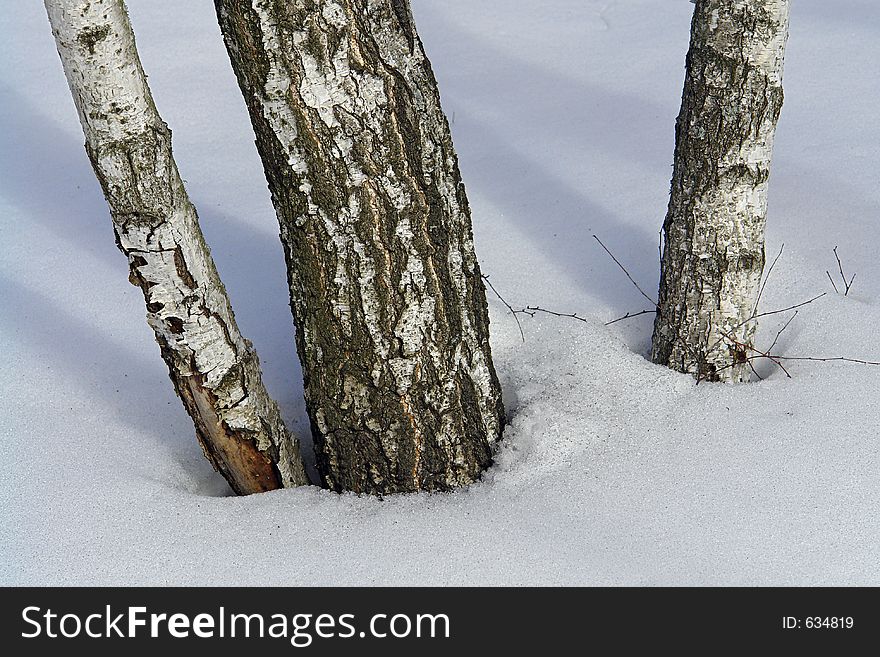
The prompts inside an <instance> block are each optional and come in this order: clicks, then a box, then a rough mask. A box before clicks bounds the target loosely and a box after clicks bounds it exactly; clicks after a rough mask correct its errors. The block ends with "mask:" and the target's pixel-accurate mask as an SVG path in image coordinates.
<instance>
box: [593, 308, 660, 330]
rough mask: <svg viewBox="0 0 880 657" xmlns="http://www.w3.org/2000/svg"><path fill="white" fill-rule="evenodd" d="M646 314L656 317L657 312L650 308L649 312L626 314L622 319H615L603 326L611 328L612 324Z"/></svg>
mask: <svg viewBox="0 0 880 657" xmlns="http://www.w3.org/2000/svg"><path fill="white" fill-rule="evenodd" d="M648 313H651V314H652V315H656V314H657V311H656V310H655V309H653V308H652V309H651V310H642V311H640V312H637V313H627V314H626V315H624V316H623V317H618V318H617V319H612V320H611V321H610V322H605V326H611V325H612V324H616V323H617V322H622V321H623V320H625V319H632V318H633V317H639V316H640V315H647V314H648Z"/></svg>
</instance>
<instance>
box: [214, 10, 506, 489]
mask: <svg viewBox="0 0 880 657" xmlns="http://www.w3.org/2000/svg"><path fill="white" fill-rule="evenodd" d="M215 4H216V7H217V13H218V17H219V21H220V26H221V29H222V32H223V35H224V39H225V41H226V46H227V49H228V51H229V55H230V59H231V61H232V66H233V69H234V70H235V73H236V76H237V77H238V81H239V85H240V86H241V89H242V92H243V94H244V97H245V100H246V103H247V105H248V108H249V111H250V116H251V121H252V123H253V126H254V130H255V132H256V135H257V146H258V148H259V151H260V155H261V157H262V159H263V164H264V168H265V172H266V176H267V179H268V182H269V187H270V189H271V191H272V198H273V201H274V204H275V208H276V211H277V214H278V219H279V222H280V225H281V239H282V242H283V244H284V247H285V252H286V255H287V263H288V272H289V282H290V298H291V308H292V311H293V315H294V320H295V322H296V325H297V328H298V330H297V347H298V351H299V355H300V358H301V360H302V364H303V369H304V372H305V393H306V402H307V407H308V410H309V415H310V417H311V422H312V429H313V433H314V437H315V445H316V451H317V460H318V467H319V470H320V471H321V473H322V476H323V477H324V480H325V483H326V484H327V486H328V487H330V488H332V489H335V490H350V491H356V492H365V493H376V494H383V493H393V492H401V491H415V490H446V489H450V488H453V487H456V486H462V485H466V484H469V483H471V482H473V481H474V480H475V479H476V478H477V477H478V476H479V475H480V473H481V471H482V470H483V469H484V468H485V467H486V466H487V465H488V464H489V463H490V461H491V458H492V452H493V447H494V446H495V444H496V442H497V441H498V440H499V437H500V434H501V430H502V422H503V410H502V406H501V393H500V389H499V384H498V379H497V377H496V374H495V370H494V367H493V365H492V359H491V354H490V350H489V321H488V314H487V308H486V298H485V289H484V287H483V282H482V280H481V278H480V269H479V266H478V264H477V260H476V257H475V255H474V248H473V238H472V234H471V219H470V210H469V207H468V202H467V198H466V196H465V191H464V186H463V184H462V182H461V176H460V174H459V170H458V162H457V158H456V155H455V152H454V150H453V146H452V139H451V136H450V132H449V126H448V124H447V121H446V117H445V115H444V114H443V111H442V109H441V107H440V98H439V94H438V91H437V86H436V82H435V79H434V75H433V73H432V71H431V66H430V64H429V62H428V59H427V57H426V56H425V52H424V50H423V48H422V44H421V42H420V40H419V37H418V35H417V33H416V31H415V27H414V24H413V19H412V15H411V12H410V8H409V4H408V2H406V1H405V0H289V1H287V2H274V1H271V0H215Z"/></svg>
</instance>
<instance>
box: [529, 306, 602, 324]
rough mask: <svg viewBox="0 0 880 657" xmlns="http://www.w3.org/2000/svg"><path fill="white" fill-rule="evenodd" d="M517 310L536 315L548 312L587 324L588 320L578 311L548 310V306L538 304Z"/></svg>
mask: <svg viewBox="0 0 880 657" xmlns="http://www.w3.org/2000/svg"><path fill="white" fill-rule="evenodd" d="M517 312H521V313H525V314H527V315H531V316H532V317H534V316H535V313H546V314H548V315H553V316H554V317H567V318H569V319H576V320H577V321H579V322H584V323H585V324H586V323H587V322H588V320H587V319H586V318H584V317H581V316H579V315H578V314H577V313H558V312H556V311H555V310H547V309H546V308H540V307H538V306H526V307H525V308H523V309H522V310H518V311H517Z"/></svg>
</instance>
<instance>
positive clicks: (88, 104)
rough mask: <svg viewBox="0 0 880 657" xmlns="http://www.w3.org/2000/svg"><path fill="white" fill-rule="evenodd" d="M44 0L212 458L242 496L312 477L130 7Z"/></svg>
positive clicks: (118, 223)
mask: <svg viewBox="0 0 880 657" xmlns="http://www.w3.org/2000/svg"><path fill="white" fill-rule="evenodd" d="M45 4H46V10H47V12H48V14H49V22H50V23H51V26H52V31H53V33H54V35H55V42H56V45H57V47H58V53H59V55H60V56H61V61H62V64H63V65H64V72H65V74H66V76H67V81H68V84H69V85H70V90H71V93H72V94H73V98H74V101H75V103H76V106H77V110H78V111H79V115H80V122H81V123H82V127H83V132H84V133H85V137H86V150H87V152H88V154H89V158H90V159H91V162H92V166H93V167H94V170H95V173H96V175H97V177H98V180H99V181H100V183H101V187H102V188H103V190H104V195H105V197H106V199H107V203H108V204H109V206H110V211H111V214H112V218H113V228H114V231H115V233H116V241H117V245H118V246H119V248H120V250H121V251H122V252H123V253H124V254H125V255H126V256H127V257H128V261H129V265H130V276H129V279H130V281H131V282H132V284H134V285H136V286H138V287H140V288H141V290H142V291H143V293H144V299H145V302H146V307H147V321H148V323H149V324H150V326H151V327H152V329H153V330H154V331H155V333H156V340H157V341H158V343H159V345H160V347H161V352H162V357H163V358H164V360H165V362H166V364H167V365H168V371H169V374H170V376H171V380H172V382H173V383H174V387H175V389H176V390H177V393H178V395H179V396H180V398H181V399H182V400H183V404H184V406H185V407H186V410H187V411H188V413H189V414H190V416H191V417H192V419H193V422H194V423H195V427H196V434H197V436H198V439H199V442H200V443H201V445H202V448H203V450H204V452H205V456H207V458H208V460H209V461H210V462H211V464H212V465H213V466H214V468H215V469H217V470H219V471H220V472H221V473H222V474H223V476H224V477H225V478H226V480H227V481H228V482H229V484H230V486H231V487H232V489H233V490H234V491H235V492H236V493H239V494H247V493H255V492H260V491H266V490H271V489H274V488H279V487H281V486H296V485H301V484H307V483H308V479H307V478H306V475H305V471H304V469H303V465H302V460H301V457H300V454H299V447H298V444H297V441H296V440H295V439H293V438H292V437H291V435H290V434H289V433H288V431H287V429H286V428H285V427H284V423H283V421H282V420H281V416H280V413H279V411H278V406H277V405H276V403H275V402H274V401H273V400H272V399H271V398H270V397H269V395H268V393H267V392H266V389H265V388H264V387H263V382H262V375H261V373H260V365H259V361H258V359H257V354H256V352H255V350H254V348H253V346H252V345H251V343H250V342H248V341H247V340H246V339H245V338H243V337H242V335H241V333H239V330H238V326H237V325H236V323H235V318H234V316H233V313H232V308H231V306H230V304H229V299H228V297H227V295H226V290H225V289H224V287H223V284H222V283H221V282H220V278H219V276H218V274H217V269H216V268H215V266H214V261H213V260H212V258H211V255H210V251H209V250H208V247H207V245H206V244H205V240H204V238H203V236H202V232H201V229H200V228H199V223H198V216H197V215H196V211H195V208H194V207H193V205H192V203H190V201H189V198H188V196H187V193H186V190H185V189H184V186H183V182H182V181H181V179H180V175H179V173H178V171H177V166H176V164H175V162H174V159H173V156H172V152H171V132H170V130H169V129H168V127H167V126H166V125H165V123H164V122H163V121H162V119H161V118H160V117H159V114H158V112H157V111H156V107H155V105H154V103H153V98H152V95H151V94H150V90H149V88H148V86H147V82H146V78H145V76H144V72H143V69H142V67H141V63H140V59H139V58H138V54H137V50H136V48H135V42H134V34H133V32H132V30H131V25H130V23H129V20H128V14H127V12H126V9H125V5H124V4H123V2H122V0H46V2H45Z"/></svg>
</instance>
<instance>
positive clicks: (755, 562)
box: [0, 0, 880, 585]
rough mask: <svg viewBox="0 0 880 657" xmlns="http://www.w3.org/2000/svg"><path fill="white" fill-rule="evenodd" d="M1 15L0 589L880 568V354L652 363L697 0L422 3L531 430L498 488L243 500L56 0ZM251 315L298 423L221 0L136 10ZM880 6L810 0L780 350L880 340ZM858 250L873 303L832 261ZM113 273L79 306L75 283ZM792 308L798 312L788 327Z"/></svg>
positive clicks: (776, 283) (776, 189)
mask: <svg viewBox="0 0 880 657" xmlns="http://www.w3.org/2000/svg"><path fill="white" fill-rule="evenodd" d="M9 4H10V6H8V7H6V10H5V11H4V12H2V14H0V253H2V260H0V345H2V365H0V373H2V389H0V435H2V447H0V449H2V462H0V468H2V470H0V480H2V483H0V496H2V497H0V509H2V516H0V583H3V584H90V585H92V584H254V585H259V584H286V585H304V584H315V585H323V584H874V585H877V584H880V555H878V545H880V519H878V512H877V511H878V508H880V439H878V435H880V405H878V403H877V400H878V396H880V395H878V391H880V368H877V367H869V366H860V365H852V364H842V363H831V364H820V363H805V362H796V363H792V364H791V365H790V366H789V367H788V369H789V370H790V372H791V374H792V377H793V378H792V379H787V378H786V377H785V375H784V374H783V373H782V372H780V371H779V370H778V369H776V368H775V367H773V366H772V365H770V364H767V363H762V364H760V365H759V366H758V368H759V371H760V372H761V374H762V375H764V376H766V377H767V378H766V380H765V381H763V382H759V383H754V384H749V385H739V386H722V385H711V384H701V385H699V386H695V385H694V382H693V380H691V379H689V378H688V377H686V376H683V375H679V374H676V373H673V372H671V371H668V370H665V369H663V368H661V367H657V366H654V365H652V364H650V363H649V362H647V361H646V360H645V358H644V355H645V353H646V352H647V350H648V346H649V340H650V329H651V317H650V316H642V317H639V318H637V319H634V320H631V321H629V322H622V323H618V324H614V325H612V326H608V327H606V326H604V325H603V322H604V321H607V320H609V319H611V318H614V317H617V316H619V315H622V314H624V313H625V312H627V311H637V310H641V309H642V308H644V305H643V304H644V300H643V299H641V297H640V295H639V293H638V292H637V291H636V290H635V288H634V287H632V286H631V284H630V283H629V282H628V281H627V280H626V278H625V277H624V276H623V275H622V274H621V272H620V271H619V270H618V269H617V268H616V267H615V265H614V264H613V263H612V262H611V261H610V259H609V258H608V257H607V256H606V255H605V254H604V253H603V252H602V251H601V249H600V248H599V247H598V245H597V244H596V242H595V240H593V238H592V235H593V234H597V235H598V236H599V237H601V238H602V240H603V241H604V242H605V243H606V244H607V245H608V246H609V248H610V249H611V250H612V251H614V252H615V254H616V255H617V256H618V257H619V258H620V259H621V260H623V261H624V262H625V263H626V264H627V266H628V268H629V269H630V271H631V272H632V274H633V275H634V277H635V278H636V279H637V280H638V281H639V282H640V283H641V284H642V286H643V287H644V288H645V289H646V290H648V291H649V292H653V291H654V290H655V289H656V280H657V275H658V252H657V242H658V230H659V227H660V223H661V221H662V219H663V215H664V213H665V208H666V202H667V194H668V188H669V178H670V175H671V168H670V163H671V161H672V149H673V127H674V121H675V117H676V114H677V112H678V104H679V99H680V95H681V86H682V80H683V62H684V55H685V51H686V48H687V42H688V29H689V21H690V14H691V11H692V8H693V6H692V5H691V4H690V3H689V2H688V1H687V0H675V1H672V0H662V1H661V0H618V1H617V2H615V1H614V0H544V1H543V2H533V1H531V0H528V1H526V0H482V1H480V2H473V1H472V0H444V1H443V2H439V1H431V0H414V2H413V5H414V12H415V14H416V19H417V21H418V23H419V28H420V30H421V33H422V37H423V40H424V41H425V44H426V47H427V50H428V53H429V55H430V56H431V58H432V60H433V63H434V68H435V71H436V73H437V76H438V79H439V83H440V86H441V93H442V95H443V100H444V103H445V108H446V111H447V113H448V115H449V117H450V119H451V120H452V121H453V132H454V136H455V139H456V145H457V148H458V152H459V155H460V157H461V166H462V171H463V174H464V177H465V181H466V184H467V187H468V190H469V193H470V199H471V202H472V205H473V211H474V224H475V232H476V239H477V250H478V253H479V255H480V258H481V261H482V263H483V268H484V272H486V273H488V274H489V275H490V276H491V280H492V282H493V283H494V284H495V286H496V287H497V288H498V289H499V290H500V291H501V292H502V293H503V294H504V295H505V297H506V298H507V299H508V300H509V301H510V302H511V303H513V304H514V305H517V306H523V305H528V304H540V305H542V306H544V307H546V308H550V309H554V310H559V311H564V312H578V313H580V314H582V315H584V316H585V317H587V318H589V319H588V321H587V322H585V323H583V322H577V321H574V320H569V319H562V318H556V317H551V316H537V317H535V318H533V319H532V318H529V317H524V318H522V322H523V329H524V331H525V338H526V339H525V343H523V342H522V341H521V340H520V336H519V331H518V329H517V326H516V324H515V322H514V321H513V319H512V318H511V317H510V316H509V315H508V314H506V311H505V308H504V307H503V306H502V305H501V303H500V302H499V301H498V300H497V299H495V298H490V306H491V311H492V322H493V323H492V328H493V335H492V346H493V350H494V354H495V358H496V365H497V368H498V371H499V373H500V376H501V377H502V380H503V383H504V386H505V392H506V396H507V407H508V413H509V415H510V418H511V423H510V426H509V427H508V429H507V431H506V434H505V442H504V447H503V449H502V451H501V452H500V454H499V456H498V460H497V464H496V465H495V467H494V468H493V469H492V470H491V471H490V472H489V473H488V474H487V475H486V477H485V478H484V481H483V482H481V483H479V484H477V485H475V486H473V487H472V488H471V489H469V490H466V491H461V492H456V493H452V494H444V495H432V496H429V495H411V496H403V497H391V498H386V499H385V500H382V501H379V500H377V499H372V498H358V497H356V496H353V495H337V494H333V493H330V492H327V491H322V490H320V489H318V488H316V487H311V488H304V489H299V490H287V491H279V492H273V493H269V494H264V495H258V496H251V497H248V498H235V497H230V496H229V495H228V489H227V488H226V485H225V482H224V481H223V480H222V478H220V477H219V475H216V474H215V473H213V472H212V470H211V468H210V466H209V465H208V463H207V462H206V461H205V460H204V458H203V456H202V454H201V452H200V450H199V448H198V446H197V444H196V441H195V438H194V436H193V429H192V425H191V423H190V422H189V419H188V418H187V416H186V415H185V414H184V412H183V409H182V407H181V405H180V403H179V402H178V401H177V400H176V398H175V397H174V393H173V390H172V387H171V384H170V382H169V381H168V377H167V374H166V372H165V369H164V365H163V363H162V361H161V359H160V358H159V354H158V348H157V346H156V345H155V343H154V342H153V338H152V333H151V331H150V330H149V328H148V327H147V325H146V323H145V321H144V309H143V301H142V297H141V294H140V292H139V291H138V290H137V289H135V288H133V287H131V286H130V285H129V284H128V283H127V281H126V277H127V267H126V263H125V261H124V259H123V257H122V256H121V255H120V254H119V253H118V252H117V250H116V248H115V246H114V243H113V236H112V231H111V228H110V222H109V217H108V212H107V209H106V205H105V203H104V201H103V199H102V197H101V193H100V190H99V188H98V185H97V183H96V181H95V179H94V176H93V174H92V172H91V169H90V166H89V164H88V161H87V159H86V156H85V153H84V150H83V148H82V141H83V139H82V134H81V132H80V128H79V125H78V123H77V119H76V113H75V111H74V108H73V104H72V102H71V100H70V97H69V94H68V90H67V87H66V84H65V81H64V78H63V75H62V71H61V66H60V63H59V61H58V58H57V55H56V53H55V50H54V44H53V41H52V37H51V34H50V32H49V29H48V25H47V21H46V18H45V15H44V13H43V9H42V6H41V5H42V3H39V2H33V1H29V2H25V1H24V0H15V2H13V3H9ZM129 4H130V9H131V13H132V19H133V22H134V27H135V30H136V32H137V35H138V39H139V47H140V52H141V56H142V58H143V60H144V65H145V68H146V70H147V73H148V74H149V76H150V83H151V85H152V88H153V91H154V94H155V96H156V100H157V103H158V105H159V110H160V112H161V113H162V115H163V117H164V118H165V120H166V121H167V122H168V123H169V124H170V126H171V128H172V129H173V130H174V137H175V143H174V145H175V153H176V156H177V160H178V163H179V165H180V168H181V172H182V175H183V177H184V178H185V179H186V180H187V181H188V188H189V191H190V193H191V195H192V197H193V200H194V201H195V203H196V205H197V207H198V209H199V212H200V215H201V217H202V223H203V228H204V231H205V233H206V234H207V236H208V239H209V242H210V244H211V245H212V248H213V253H214V256H215V258H216V261H217V264H218V266H219V269H220V273H221V275H222V277H223V279H224V281H225V283H226V285H227V287H228V289H229V291H230V294H231V296H232V299H233V303H234V305H235V309H236V314H237V317H238V319H239V323H240V325H241V328H242V330H243V332H244V333H245V334H246V335H247V336H249V337H250V338H252V339H253V341H254V342H255V343H256V345H257V347H258V349H259V351H260V353H261V356H262V360H263V365H264V371H265V375H266V379H267V384H268V386H269V388H270V390H271V391H272V392H273V394H275V395H276V397H277V398H278V399H279V400H280V402H281V404H282V406H283V408H284V411H285V414H286V417H287V419H288V420H289V422H290V423H291V425H292V426H293V427H295V428H297V429H299V430H300V431H302V430H304V428H305V426H306V423H305V413H304V408H303V402H302V384H301V381H300V372H299V369H298V366H297V365H296V358H295V354H294V347H293V337H292V323H291V320H290V315H289V311H288V308H287V292H286V282H285V274H284V266H283V260H282V253H281V247H280V243H279V241H278V239H277V236H276V235H277V224H276V221H275V217H274V213H273V211H272V208H271V205H270V201H269V195H268V192H267V191H266V185H265V181H264V179H263V174H262V170H261V166H260V163H259V160H258V158H257V155H256V151H255V148H254V146H253V137H252V134H251V131H250V126H249V123H248V119H247V116H246V113H245V109H244V106H243V104H242V101H241V98H240V95H239V92H238V89H237V87H236V85H235V80H234V78H233V75H232V72H231V70H230V68H229V64H228V61H227V58H226V54H225V51H224V48H223V45H222V42H221V40H220V36H219V32H218V28H217V25H216V21H215V19H214V16H213V3H212V2H211V0H191V1H190V2H186V3H181V2H174V1H172V0H130V2H129ZM878 59H880V3H877V2H875V1H874V0H837V1H836V2H826V1H825V0H799V1H798V2H795V3H793V16H792V27H791V38H790V42H789V50H788V56H787V63H786V76H785V77H786V105H785V108H784V110H783V116H782V119H781V122H780V125H779V132H778V139H777V147H776V157H775V161H774V169H773V176H772V184H771V190H770V196H771V199H770V215H769V235H768V254H769V255H770V256H771V257H772V255H774V254H775V253H776V252H777V251H778V250H779V248H780V245H781V244H782V243H783V242H784V243H785V252H784V255H783V257H782V259H781V260H780V262H779V264H778V265H777V267H776V269H775V270H774V272H773V276H772V278H771V279H770V282H769V284H768V286H767V291H766V293H765V301H764V309H765V310H772V309H774V308H781V307H784V306H787V305H790V304H793V303H797V302H799V301H803V300H805V299H808V298H810V297H812V296H814V295H816V294H818V293H821V292H829V293H830V294H829V295H828V296H826V297H823V298H822V299H820V300H819V301H816V302H815V303H813V304H811V305H809V306H807V307H805V308H803V309H802V311H801V313H800V315H799V316H798V318H797V319H796V320H795V321H794V323H793V324H792V325H791V327H790V328H789V329H788V330H787V331H786V332H785V333H784V334H783V336H782V338H781V340H780V348H781V350H782V352H784V353H788V354H792V355H808V356H854V357H861V358H869V359H873V360H880V345H878V344H877V328H878V327H880V306H878V294H877V291H878V283H880V261H878V259H877V257H876V250H877V245H878V244H880V223H878V221H880V185H878V172H880V122H878V121H877V104H878V102H880V87H878V85H877V68H876V67H877V61H878ZM835 245H839V247H840V248H839V253H840V254H841V256H842V259H843V262H844V265H845V267H846V268H848V270H849V271H850V272H852V273H856V274H857V276H856V279H855V282H854V285H853V289H852V291H851V292H850V295H849V297H848V298H843V297H842V296H839V295H837V294H834V293H833V290H832V289H831V284H830V283H829V282H828V280H827V277H826V274H825V271H826V269H832V272H833V268H834V267H836V262H835V260H834V256H833V255H832V252H831V250H832V248H833V247H834V246H835ZM84 286H87V287H88V292H87V293H86V294H85V295H83V294H81V293H78V294H77V295H76V296H75V298H76V302H72V301H71V299H73V298H74V296H73V295H72V294H71V290H72V289H74V288H80V289H82V288H83V287H84ZM786 318H787V316H785V315H778V316H772V317H768V318H767V319H766V320H765V321H764V324H763V328H762V338H761V343H762V344H768V343H769V342H770V341H772V338H773V336H774V335H775V333H776V331H777V330H778V329H779V327H780V326H781V324H782V323H783V322H784V320H785V319H786Z"/></svg>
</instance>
